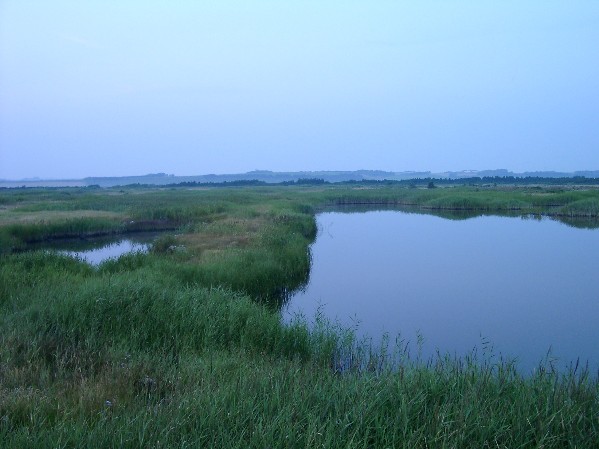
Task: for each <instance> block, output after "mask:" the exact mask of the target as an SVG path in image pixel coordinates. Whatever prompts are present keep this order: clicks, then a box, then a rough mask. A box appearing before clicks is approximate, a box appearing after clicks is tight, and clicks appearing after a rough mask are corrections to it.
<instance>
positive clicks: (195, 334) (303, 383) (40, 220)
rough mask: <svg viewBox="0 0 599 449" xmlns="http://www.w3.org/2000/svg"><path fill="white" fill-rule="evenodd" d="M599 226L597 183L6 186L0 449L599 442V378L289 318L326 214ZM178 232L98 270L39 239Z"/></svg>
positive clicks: (0, 194)
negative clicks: (371, 343) (415, 350)
mask: <svg viewBox="0 0 599 449" xmlns="http://www.w3.org/2000/svg"><path fill="white" fill-rule="evenodd" d="M361 205H370V206H377V207H389V206H404V207H410V208H412V209H413V210H416V211H420V212H423V213H434V214H437V215H440V216H443V217H446V218H451V219H466V218H468V217H470V216H476V215H479V214H511V215H525V216H536V217H539V216H551V217H553V218H555V219H557V220H561V221H564V222H566V223H568V224H570V225H573V226H584V227H599V190H597V189H592V188H585V189H582V188H580V189H576V188H559V187H555V186H552V187H502V188H492V187H487V188H477V187H446V188H435V189H426V188H409V187H401V186H384V185H377V186H372V185H352V186H336V185H319V186H277V187H262V186H261V187H244V188H239V187H236V188H232V187H227V188H193V189H184V188H163V189H159V188H134V187H129V188H123V189H89V188H65V189H4V190H0V253H1V255H0V341H1V344H0V447H11V448H12V447H16V448H30V447H36V448H37V447H39V448H44V447H48V448H55V447H157V448H158V447H165V448H167V447H193V448H195V447H219V448H220V447H232V448H236V447H239V448H247V447H255V448H275V447H281V448H288V447H291V448H293V447H298V448H299V447H302V448H308V447H310V448H312V447H326V448H328V447H331V448H336V447H339V448H349V447H357V448H386V447H389V448H396V447H400V448H423V447H430V448H442V447H446V448H450V447H451V448H454V447H455V448H469V447H472V448H485V447H488V448H516V447H518V448H553V447H555V448H562V447H571V448H587V447H588V448H595V447H598V446H599V379H598V377H597V374H596V373H590V372H588V370H585V369H584V368H583V367H577V368H576V369H575V370H574V369H573V370H572V372H569V373H556V372H553V371H552V370H551V368H550V366H540V367H539V369H538V370H537V371H536V372H535V374H534V375H532V376H522V375H521V374H519V373H518V371H517V369H516V367H515V366H514V365H513V364H511V363H510V362H509V361H505V362H495V361H494V362H491V361H489V360H484V359H478V358H476V356H475V355H473V354H464V357H463V358H461V359H453V358H448V357H444V356H443V355H440V356H439V357H438V358H436V359H434V360H425V361H421V360H417V359H414V358H410V357H409V355H408V353H407V351H406V350H405V348H403V347H401V346H397V347H396V346H395V345H394V344H393V343H390V344H389V347H388V348H387V349H388V350H389V352H391V353H393V354H394V356H392V357H383V356H381V355H380V354H385V353H387V351H377V350H376V349H377V348H374V349H372V348H369V347H367V346H365V345H363V344H360V342H356V341H355V338H354V336H353V335H352V333H351V332H349V331H347V330H344V329H339V328H337V327H336V326H334V325H333V324H331V323H328V322H326V321H325V320H323V319H321V318H319V317H308V319H310V320H315V324H314V325H311V326H308V325H307V323H305V322H303V321H302V320H300V319H298V320H297V321H296V322H295V323H294V324H292V325H289V326H285V325H282V324H281V323H280V318H279V315H278V310H279V307H280V305H281V303H282V302H283V301H285V298H286V294H287V293H288V292H289V291H292V290H294V289H296V288H298V287H300V286H301V285H302V284H304V283H305V282H306V281H307V279H308V275H309V269H310V255H309V252H308V245H309V244H310V243H311V242H312V241H313V240H314V238H315V236H316V224H315V213H317V212H318V211H319V210H326V209H330V208H335V207H340V206H342V207H348V206H353V207H360V206H361ZM143 230H165V234H164V235H163V236H162V237H160V238H159V239H158V241H157V242H156V244H155V245H154V248H153V250H152V251H151V252H149V253H148V254H131V255H126V256H122V257H121V258H119V259H118V260H113V261H108V262H105V263H103V264H102V265H100V266H99V267H98V268H92V267H91V266H89V265H87V264H85V263H83V262H81V261H77V260H75V259H72V258H69V257H66V256H61V255H58V254H55V253H49V252H44V251H34V252H30V251H23V250H26V249H27V247H28V244H29V243H31V242H36V241H38V242H39V241H46V240H50V239H61V238H66V237H80V236H85V237H92V236H97V235H109V234H124V233H129V232H138V231H143Z"/></svg>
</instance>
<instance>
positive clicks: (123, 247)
mask: <svg viewBox="0 0 599 449" xmlns="http://www.w3.org/2000/svg"><path fill="white" fill-rule="evenodd" d="M148 248H149V245H148V244H146V243H139V242H133V241H131V240H121V241H118V242H114V243H110V244H108V245H105V246H102V247H100V248H93V249H87V250H81V251H61V252H62V253H63V254H67V255H70V256H73V257H77V258H79V259H81V260H84V261H85V262H87V263H89V264H91V265H99V264H101V263H102V262H104V261H105V260H108V259H116V258H118V257H120V256H122V255H123V254H126V253H133V252H146V251H148Z"/></svg>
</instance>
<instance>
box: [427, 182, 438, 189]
mask: <svg viewBox="0 0 599 449" xmlns="http://www.w3.org/2000/svg"><path fill="white" fill-rule="evenodd" d="M427 187H428V188H429V189H434V188H436V186H435V183H434V182H433V181H429V183H428V186H427Z"/></svg>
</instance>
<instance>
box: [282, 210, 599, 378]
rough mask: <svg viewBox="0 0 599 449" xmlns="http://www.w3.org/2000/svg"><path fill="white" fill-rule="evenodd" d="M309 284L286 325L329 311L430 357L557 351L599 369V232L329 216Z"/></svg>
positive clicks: (528, 357) (553, 224)
mask: <svg viewBox="0 0 599 449" xmlns="http://www.w3.org/2000/svg"><path fill="white" fill-rule="evenodd" d="M317 221H318V227H319V233H318V237H317V239H316V241H315V242H314V244H313V245H312V247H311V253H312V268H311V272H310V280H309V283H308V285H307V287H306V288H305V289H304V290H303V291H301V292H298V293H296V294H295V295H293V296H292V297H291V298H290V300H289V302H288V303H287V305H286V307H285V309H284V310H283V317H284V319H285V320H287V321H288V320H290V319H292V317H293V316H295V315H297V314H303V315H304V316H305V317H306V319H308V320H312V319H313V318H314V317H315V316H316V314H317V313H321V314H323V315H324V316H325V317H327V318H329V319H331V320H333V321H335V320H337V321H338V322H339V323H340V324H341V325H343V326H345V327H351V328H355V329H356V332H357V334H358V336H360V337H361V336H370V337H371V338H372V339H373V343H374V344H378V342H380V340H381V338H382V335H383V334H384V333H385V332H388V333H389V335H390V337H391V341H392V342H393V341H394V339H395V336H397V335H398V334H401V338H403V339H404V340H405V341H410V348H411V353H412V354H413V353H414V352H415V351H416V348H417V346H416V341H417V339H418V337H417V336H418V335H421V336H422V337H423V339H424V343H423V345H422V356H423V357H430V356H432V355H434V354H435V353H436V351H437V350H439V351H440V352H441V353H442V354H445V353H449V354H451V355H457V356H463V355H465V354H467V353H470V352H471V351H472V350H473V348H475V347H476V348H478V351H479V353H482V352H483V351H484V352H486V353H487V355H489V354H494V357H497V358H498V357H499V356H503V357H504V358H510V359H511V358H515V359H517V363H518V367H519V369H520V370H522V371H530V370H532V369H534V368H535V367H537V366H538V363H539V362H540V361H541V360H542V359H544V358H545V357H546V356H547V354H548V351H550V355H549V358H551V359H552V360H553V363H554V364H555V366H557V367H558V368H560V369H565V368H566V367H567V366H568V365H569V363H570V362H574V363H575V361H576V359H577V358H580V360H581V361H582V362H584V361H587V360H588V361H589V366H590V368H591V369H592V370H593V371H594V372H596V371H595V370H596V369H597V368H598V367H599V325H598V323H599V270H598V268H599V230H597V229H576V228H574V227H570V226H567V225H565V224H563V223H559V222H557V221H553V220H549V219H541V220H537V219H523V218H514V217H497V216H484V217H477V218H469V219H466V220H448V219H445V218H440V217H436V216H433V215H424V214H416V213H406V212H398V211H374V212H366V213H351V214H350V213H338V212H330V213H322V214H320V215H318V217H317Z"/></svg>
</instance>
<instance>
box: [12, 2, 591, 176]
mask: <svg viewBox="0 0 599 449" xmlns="http://www.w3.org/2000/svg"><path fill="white" fill-rule="evenodd" d="M489 168H507V169H511V170H514V171H524V170H563V171H573V170H582V169H599V1H591V0H589V1H575V0H574V1H524V0H520V1H494V2H490V1H484V0H479V1H449V0H447V1H431V0H424V1H410V2H404V1H382V0H379V1H377V0H372V1H352V0H345V1H330V0H319V1H311V0H302V1H294V0H287V1H230V0H219V1H216V0H214V1H185V0H181V1H151V0H146V1H125V0H123V1H106V0H104V1H100V0H87V1H67V0H53V1H42V0H40V1H33V0H0V178H8V179H16V178H23V177H34V176H38V177H42V178H73V177H84V176H109V175H127V174H131V175H139V174H145V173H150V172H167V173H173V174H177V175H192V174H204V173H234V172H245V171H249V170H254V169H268V170H276V171H287V170H289V171H291V170H293V171H295V170H355V169H383V170H392V171H403V170H432V171H444V170H461V169H489Z"/></svg>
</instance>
